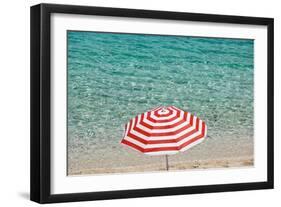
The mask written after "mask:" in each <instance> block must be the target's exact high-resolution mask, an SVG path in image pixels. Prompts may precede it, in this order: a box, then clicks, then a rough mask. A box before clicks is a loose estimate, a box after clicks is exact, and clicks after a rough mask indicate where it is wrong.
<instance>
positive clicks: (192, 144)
mask: <svg viewBox="0 0 281 207" xmlns="http://www.w3.org/2000/svg"><path fill="white" fill-rule="evenodd" d="M204 140H205V139H204V137H203V138H201V139H198V140H196V141H195V142H192V143H191V144H189V145H187V146H185V147H184V148H182V149H180V150H179V151H180V152H184V151H186V150H188V149H190V148H192V147H194V146H195V145H197V144H200V143H201V142H203V141H204Z"/></svg>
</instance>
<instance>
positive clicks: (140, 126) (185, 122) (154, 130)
mask: <svg viewBox="0 0 281 207" xmlns="http://www.w3.org/2000/svg"><path fill="white" fill-rule="evenodd" d="M190 116H191V115H190V113H188V114H187V121H184V122H183V123H182V124H180V125H178V126H175V127H173V128H169V129H149V128H147V127H146V126H143V125H142V124H141V123H140V121H141V116H138V122H137V127H138V128H140V129H142V130H144V131H146V132H148V133H161V132H174V131H176V130H178V129H180V128H182V127H184V126H186V125H188V124H189V119H190ZM182 120H183V119H181V120H180V121H182Z"/></svg>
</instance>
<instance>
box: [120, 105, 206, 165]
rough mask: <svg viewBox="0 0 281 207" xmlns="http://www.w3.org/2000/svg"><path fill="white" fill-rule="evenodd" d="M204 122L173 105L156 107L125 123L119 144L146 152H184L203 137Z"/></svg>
mask: <svg viewBox="0 0 281 207" xmlns="http://www.w3.org/2000/svg"><path fill="white" fill-rule="evenodd" d="M206 136H207V125H206V123H205V122H204V121H202V120H201V119H199V118H198V117H196V116H195V115H192V114H191V113H189V112H186V111H183V110H181V109H179V108H177V107H175V106H169V107H162V106H160V107H157V108H155V109H152V110H150V111H147V112H145V113H142V114H139V115H137V116H136V117H135V118H133V119H131V120H130V121H129V122H128V123H127V124H126V125H125V132H124V135H123V139H122V140H121V143H122V144H124V145H126V146H129V147H131V148H132V149H135V150H137V151H139V152H142V153H144V154H147V155H165V157H166V168H167V170H168V169H169V164H168V155H170V154H175V153H178V152H183V151H185V150H187V149H189V148H191V147H193V146H195V145H197V144H199V143H200V142H202V141H203V140H204V138H205V137H206Z"/></svg>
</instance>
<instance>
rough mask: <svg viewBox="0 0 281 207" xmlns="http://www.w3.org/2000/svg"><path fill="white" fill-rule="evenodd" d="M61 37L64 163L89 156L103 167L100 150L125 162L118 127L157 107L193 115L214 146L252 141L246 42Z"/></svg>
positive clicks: (78, 34)
mask: <svg viewBox="0 0 281 207" xmlns="http://www.w3.org/2000/svg"><path fill="white" fill-rule="evenodd" d="M67 35H68V59H67V60H68V163H69V166H74V165H75V166H76V168H79V166H80V165H79V162H84V161H85V159H87V160H95V159H97V156H98V157H99V159H98V160H99V161H100V157H102V156H104V157H106V158H104V159H102V162H103V163H104V165H105V166H107V164H106V162H107V159H109V158H108V156H107V154H108V153H109V154H111V155H112V156H114V154H118V156H119V159H120V158H121V159H122V158H124V159H126V156H128V154H127V150H128V151H130V149H125V150H124V149H123V148H121V146H120V144H119V143H120V140H121V138H122V134H123V129H124V125H125V123H127V122H128V121H129V120H130V118H132V117H134V116H136V115H137V114H139V113H142V112H145V111H147V110H149V109H152V108H154V107H156V106H159V105H164V106H165V105H166V106H167V105H174V106H176V107H178V108H181V109H183V110H186V111H189V112H191V113H194V114H196V115H197V116H199V117H200V118H201V119H202V120H204V121H205V122H206V123H207V126H208V135H209V136H210V137H211V138H212V139H213V141H212V142H214V143H216V145H219V144H220V143H223V145H227V143H232V144H233V143H235V142H236V141H235V140H237V143H240V144H241V143H242V144H243V143H245V144H246V145H251V144H252V142H253V67H254V65H253V46H254V41H253V40H241V39H223V38H196V37H179V36H159V35H134V34H112V33H96V32H75V31H71V32H68V34H67ZM227 140H229V142H228V141H227ZM201 145H204V142H203V143H202V144H201ZM122 147H123V146H122ZM205 148H206V149H207V148H208V145H206V147H205ZM199 149H200V148H199ZM205 154H206V153H205ZM130 156H133V155H131V154H130ZM138 156H144V155H138ZM180 156H181V155H180V154H178V155H177V156H176V157H178V158H179V159H180ZM182 156H185V154H184V153H182ZM194 156H195V155H194ZM221 156H224V155H223V154H221ZM109 157H110V156H109ZM195 158H196V157H195ZM195 158H194V159H195ZM144 159H154V160H155V161H156V162H157V159H158V158H144ZM108 163H111V164H112V161H108ZM92 165H93V166H95V163H94V162H93V163H92ZM108 165H109V164H108ZM77 166H78V167H77ZM108 167H110V166H108Z"/></svg>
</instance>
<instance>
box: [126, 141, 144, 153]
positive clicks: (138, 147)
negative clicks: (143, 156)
mask: <svg viewBox="0 0 281 207" xmlns="http://www.w3.org/2000/svg"><path fill="white" fill-rule="evenodd" d="M121 143H122V144H125V145H128V146H130V147H132V148H134V149H136V150H138V151H140V152H142V153H143V152H144V150H143V148H141V147H140V146H138V145H136V144H134V143H132V142H129V141H127V140H125V139H123V140H122V141H121Z"/></svg>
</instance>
